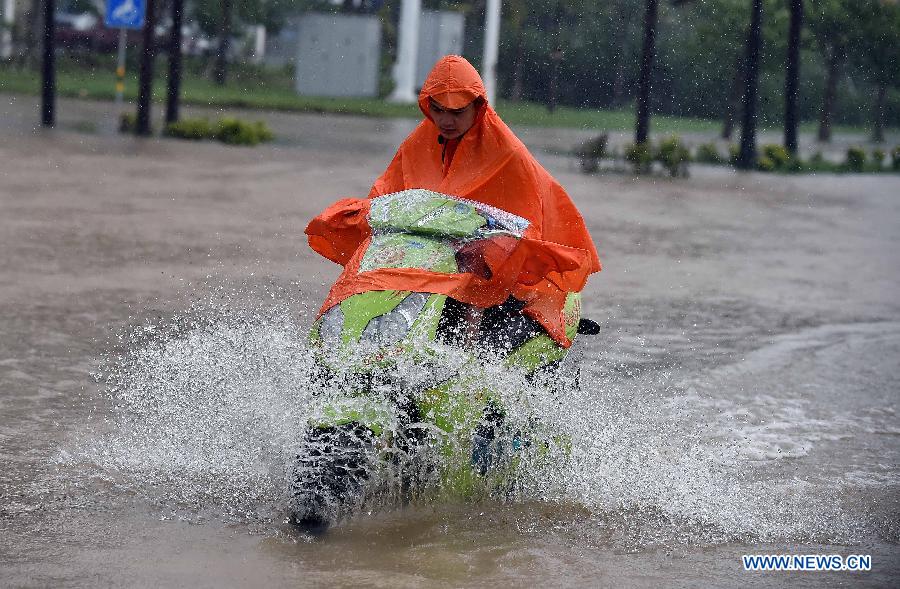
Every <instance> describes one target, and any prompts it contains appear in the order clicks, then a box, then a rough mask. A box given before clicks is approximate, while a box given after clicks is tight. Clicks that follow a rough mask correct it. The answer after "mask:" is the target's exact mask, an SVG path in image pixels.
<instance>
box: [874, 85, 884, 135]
mask: <svg viewBox="0 0 900 589" xmlns="http://www.w3.org/2000/svg"><path fill="white" fill-rule="evenodd" d="M886 97H887V84H885V83H884V82H882V83H880V84H878V94H877V95H876V98H875V121H874V124H873V125H872V141H874V142H876V143H882V142H883V141H884V102H885V98H886Z"/></svg>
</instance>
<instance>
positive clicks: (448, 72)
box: [419, 55, 487, 119]
mask: <svg viewBox="0 0 900 589" xmlns="http://www.w3.org/2000/svg"><path fill="white" fill-rule="evenodd" d="M429 98H434V99H435V100H436V101H437V102H438V103H440V104H441V105H442V106H444V107H446V108H451V109H456V108H463V107H465V106H466V105H467V104H469V103H471V102H472V101H473V100H475V99H477V98H481V99H483V100H484V101H485V104H486V103H487V92H486V91H485V89H484V82H482V81H481V76H479V75H478V72H477V71H476V70H475V68H474V67H472V64H471V63H469V62H468V61H467V60H466V58H464V57H460V56H459V55H447V56H445V57H442V58H441V59H439V60H438V62H437V63H436V64H434V67H433V68H432V69H431V73H429V74H428V77H427V78H426V79H425V84H424V85H423V86H422V91H421V92H419V108H420V109H422V114H424V115H425V116H426V117H427V118H429V119H431V115H430V114H429V108H428V106H429V102H428V99H429Z"/></svg>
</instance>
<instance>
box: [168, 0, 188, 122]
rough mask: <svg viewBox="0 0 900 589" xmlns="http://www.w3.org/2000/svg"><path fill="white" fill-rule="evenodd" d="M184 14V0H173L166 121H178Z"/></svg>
mask: <svg viewBox="0 0 900 589" xmlns="http://www.w3.org/2000/svg"><path fill="white" fill-rule="evenodd" d="M183 14H184V0H173V2H172V36H171V38H170V39H169V86H168V95H167V98H166V122H167V123H175V122H177V121H178V106H179V98H180V95H181V19H182V16H183Z"/></svg>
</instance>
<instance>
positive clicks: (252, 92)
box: [0, 56, 720, 133]
mask: <svg viewBox="0 0 900 589" xmlns="http://www.w3.org/2000/svg"><path fill="white" fill-rule="evenodd" d="M91 61H92V62H93V64H92V65H90V66H88V65H85V64H84V63H80V64H79V63H75V62H74V61H72V60H71V59H66V58H63V59H60V61H59V66H58V69H57V78H56V83H57V95H58V96H60V97H68V98H84V99H89V100H112V99H113V98H114V97H115V90H114V84H115V76H114V69H115V65H114V63H113V61H112V59H110V58H108V57H106V56H100V57H97V58H93V59H92V60H91ZM162 63H163V62H162V60H160V62H159V64H158V66H157V71H158V73H159V74H160V75H157V76H156V78H155V80H154V84H153V87H154V91H153V100H154V101H155V102H160V103H161V102H162V101H164V100H165V91H166V80H165V77H164V76H163V75H162V74H163V72H162V70H161V68H159V65H161V64H162ZM136 69H137V68H134V67H132V68H131V69H130V71H129V72H128V75H127V77H126V83H125V99H126V100H135V99H136V98H137V71H136ZM202 73H203V72H202V69H201V68H200V67H199V66H198V65H197V64H196V63H195V64H188V67H186V68H185V74H184V76H183V78H182V103H183V104H190V105H198V106H207V107H214V108H224V107H232V108H247V109H260V110H271V111H287V112H315V113H335V114H351V115H361V116H370V117H405V118H419V117H420V116H421V114H420V112H419V109H418V107H417V106H416V105H408V104H393V103H390V102H387V101H385V100H382V99H380V98H328V97H315V96H300V95H298V94H297V93H296V92H295V91H294V88H293V77H292V74H291V73H290V72H289V71H287V70H262V69H260V68H254V67H248V66H244V67H241V66H236V67H235V68H233V70H232V76H231V79H230V81H229V83H228V84H227V85H225V86H218V85H216V84H214V83H213V82H211V81H210V80H209V79H208V78H206V77H205V76H203V75H202ZM0 91H2V92H8V93H16V94H30V95H36V94H38V93H39V92H40V73H39V72H36V71H33V70H28V69H25V70H19V69H16V68H14V67H12V66H10V65H7V64H0ZM497 110H498V112H499V113H500V114H501V116H502V117H503V119H504V120H505V121H506V122H507V123H509V124H511V125H529V126H537V127H569V128H582V129H597V130H601V129H602V130H607V131H624V132H630V131H632V130H633V128H634V111H633V110H630V109H622V110H596V109H590V108H572V107H566V106H563V107H560V108H558V109H556V111H555V112H553V113H552V114H551V113H549V112H548V111H547V109H546V107H545V106H544V105H542V104H537V103H527V102H519V103H513V102H506V101H502V100H501V101H500V102H499V104H498V107H497ZM719 126H720V123H719V122H718V121H711V120H703V119H695V118H687V117H674V116H665V115H656V116H654V117H653V130H654V132H658V133H677V132H711V131H715V130H717V129H718V128H719Z"/></svg>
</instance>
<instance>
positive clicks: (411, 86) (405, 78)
mask: <svg viewBox="0 0 900 589" xmlns="http://www.w3.org/2000/svg"><path fill="white" fill-rule="evenodd" d="M421 9H422V1H421V0H403V5H402V7H401V8H400V40H399V42H398V43H397V62H396V63H395V64H394V91H393V92H391V95H390V96H388V100H389V101H391V102H401V103H405V104H410V103H413V102H415V101H416V93H415V84H416V57H417V56H418V54H419V18H420V17H421Z"/></svg>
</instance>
